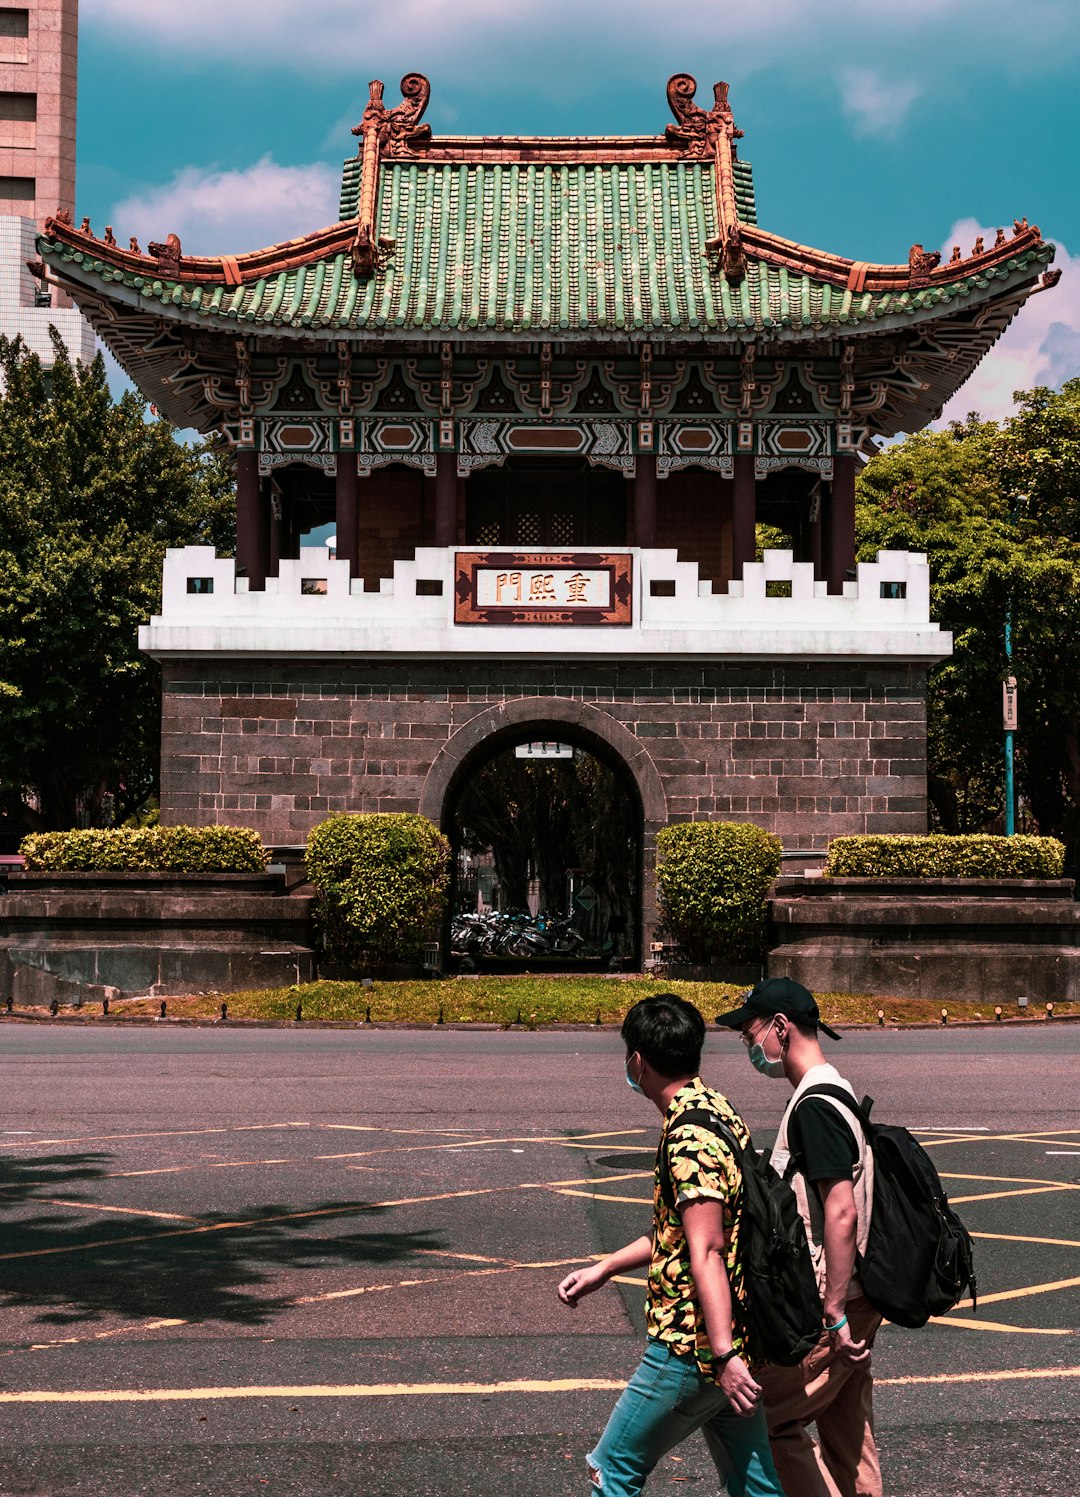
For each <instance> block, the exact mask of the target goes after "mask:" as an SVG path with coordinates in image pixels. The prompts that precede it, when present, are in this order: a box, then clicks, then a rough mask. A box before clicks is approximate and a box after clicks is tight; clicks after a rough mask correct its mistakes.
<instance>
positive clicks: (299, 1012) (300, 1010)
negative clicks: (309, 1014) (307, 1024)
mask: <svg viewBox="0 0 1080 1497" xmlns="http://www.w3.org/2000/svg"><path fill="white" fill-rule="evenodd" d="M303 1019H304V1005H303V1003H298V1004H297V1005H296V1022H297V1023H298V1024H301V1023H303Z"/></svg>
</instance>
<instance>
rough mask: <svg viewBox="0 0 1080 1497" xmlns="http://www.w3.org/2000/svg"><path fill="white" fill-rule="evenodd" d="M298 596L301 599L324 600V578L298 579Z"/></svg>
mask: <svg viewBox="0 0 1080 1497" xmlns="http://www.w3.org/2000/svg"><path fill="white" fill-rule="evenodd" d="M300 595H301V597H304V598H325V597H326V578H325V577H301V578H300Z"/></svg>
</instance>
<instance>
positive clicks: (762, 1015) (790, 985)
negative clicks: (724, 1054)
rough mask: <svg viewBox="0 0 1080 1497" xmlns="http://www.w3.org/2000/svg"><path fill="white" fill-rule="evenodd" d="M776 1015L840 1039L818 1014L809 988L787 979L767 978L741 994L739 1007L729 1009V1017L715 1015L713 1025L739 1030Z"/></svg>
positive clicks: (834, 1038) (726, 1015) (833, 1038)
mask: <svg viewBox="0 0 1080 1497" xmlns="http://www.w3.org/2000/svg"><path fill="white" fill-rule="evenodd" d="M777 1014H783V1015H784V1017H785V1018H787V1019H794V1020H795V1022H796V1023H797V1024H813V1025H814V1026H815V1028H817V1029H820V1030H822V1031H823V1032H824V1033H825V1034H827V1035H828V1036H829V1038H830V1039H831V1040H838V1039H839V1038H840V1036H839V1035H838V1034H837V1032H836V1030H835V1029H830V1028H829V1026H828V1024H826V1023H825V1021H824V1020H823V1019H822V1017H821V1015H820V1014H819V1013H818V1006H817V1003H816V1002H815V999H814V995H813V993H811V992H810V990H809V988H804V987H803V985H802V983H801V982H795V981H794V979H793V978H790V977H766V978H765V980H764V982H759V983H758V984H757V986H756V987H753V988H751V989H750V991H749V992H748V993H744V994H743V1001H742V1006H741V1007H740V1008H734V1009H732V1011H731V1012H730V1013H729V1014H717V1016H716V1022H717V1023H718V1024H726V1025H727V1027H728V1028H729V1029H741V1028H742V1027H743V1025H744V1024H745V1023H746V1022H747V1021H748V1020H749V1019H773V1018H775V1017H776V1015H777Z"/></svg>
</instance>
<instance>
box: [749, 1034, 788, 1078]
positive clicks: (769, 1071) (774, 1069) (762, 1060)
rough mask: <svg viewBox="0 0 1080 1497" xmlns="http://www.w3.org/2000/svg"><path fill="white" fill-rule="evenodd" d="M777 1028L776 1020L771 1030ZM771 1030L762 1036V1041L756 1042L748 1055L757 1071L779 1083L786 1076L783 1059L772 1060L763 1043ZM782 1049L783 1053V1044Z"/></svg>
mask: <svg viewBox="0 0 1080 1497" xmlns="http://www.w3.org/2000/svg"><path fill="white" fill-rule="evenodd" d="M775 1026H776V1020H775V1019H774V1020H773V1021H772V1023H771V1024H770V1025H769V1029H773V1028H775ZM769 1029H766V1031H765V1034H763V1035H762V1036H761V1040H759V1041H756V1042H755V1043H754V1044H752V1045H751V1046H750V1049H749V1050H748V1051H747V1055H748V1056H749V1060H750V1064H751V1065H752V1066H753V1068H754V1070H755V1071H760V1072H761V1074H762V1075H763V1076H770V1077H771V1078H772V1079H773V1080H774V1081H777V1080H779V1078H780V1077H781V1076H783V1074H784V1062H783V1058H781V1059H780V1060H770V1059H769V1057H768V1056H767V1055H766V1054H765V1046H764V1044H763V1043H762V1041H764V1039H765V1037H766V1035H767V1034H768V1033H769ZM780 1048H781V1052H782V1051H783V1045H782V1044H781V1047H780Z"/></svg>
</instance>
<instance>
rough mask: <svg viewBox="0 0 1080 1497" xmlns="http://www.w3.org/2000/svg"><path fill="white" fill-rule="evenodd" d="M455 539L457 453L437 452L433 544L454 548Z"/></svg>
mask: <svg viewBox="0 0 1080 1497" xmlns="http://www.w3.org/2000/svg"><path fill="white" fill-rule="evenodd" d="M457 538H458V471H457V453H456V452H438V453H436V455H435V544H436V545H437V546H456V545H457Z"/></svg>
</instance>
